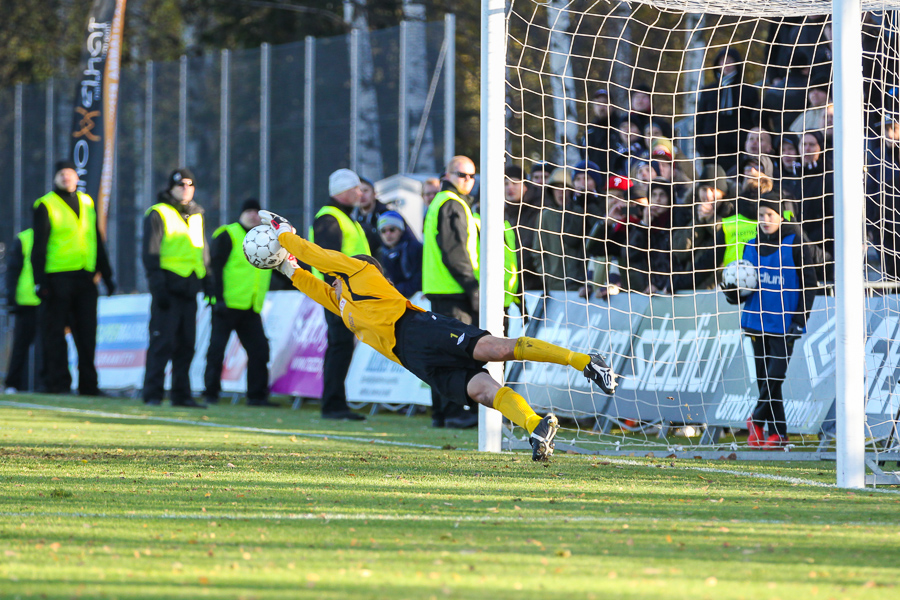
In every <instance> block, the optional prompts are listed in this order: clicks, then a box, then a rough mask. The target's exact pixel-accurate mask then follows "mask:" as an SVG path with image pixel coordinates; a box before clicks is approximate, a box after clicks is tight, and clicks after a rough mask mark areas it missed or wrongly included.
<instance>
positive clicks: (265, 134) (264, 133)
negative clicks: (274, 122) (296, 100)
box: [259, 44, 272, 206]
mask: <svg viewBox="0 0 900 600" xmlns="http://www.w3.org/2000/svg"><path fill="white" fill-rule="evenodd" d="M271 58H272V46H270V45H269V44H263V45H262V48H260V54H259V61H260V65H259V70H260V75H259V89H260V98H259V102H260V106H259V201H260V203H261V204H262V205H263V206H269V125H270V124H269V115H270V109H271V106H270V98H271V96H270V94H269V75H270V73H269V70H270V68H271V64H272V61H271Z"/></svg>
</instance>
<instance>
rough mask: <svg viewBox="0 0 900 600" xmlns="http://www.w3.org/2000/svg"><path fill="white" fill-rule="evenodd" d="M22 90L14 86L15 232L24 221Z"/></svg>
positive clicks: (19, 229) (20, 86) (18, 230)
mask: <svg viewBox="0 0 900 600" xmlns="http://www.w3.org/2000/svg"><path fill="white" fill-rule="evenodd" d="M23 93H24V89H23V86H22V84H21V83H17V84H16V98H15V103H16V105H15V127H14V129H13V204H14V205H15V209H14V210H13V226H14V229H15V232H16V233H18V232H20V231H22V223H24V221H25V215H24V207H23V206H22V204H23V202H24V199H23V197H22V130H23V125H24V124H23V123H22V117H23V115H22V95H23Z"/></svg>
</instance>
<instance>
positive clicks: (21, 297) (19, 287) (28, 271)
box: [16, 229, 41, 306]
mask: <svg viewBox="0 0 900 600" xmlns="http://www.w3.org/2000/svg"><path fill="white" fill-rule="evenodd" d="M19 241H20V242H22V258H23V259H24V262H23V263H22V272H21V273H19V281H17V282H16V304H18V305H19V306H38V305H39V304H40V303H41V299H40V298H38V297H37V294H35V293H34V270H33V269H32V267H31V249H32V248H33V247H34V229H26V230H25V231H23V232H22V233H20V234H19Z"/></svg>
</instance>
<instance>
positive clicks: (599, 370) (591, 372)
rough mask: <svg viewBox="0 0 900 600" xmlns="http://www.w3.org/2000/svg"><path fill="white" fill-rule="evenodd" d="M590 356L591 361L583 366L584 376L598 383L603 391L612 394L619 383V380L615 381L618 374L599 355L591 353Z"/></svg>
mask: <svg viewBox="0 0 900 600" xmlns="http://www.w3.org/2000/svg"><path fill="white" fill-rule="evenodd" d="M590 356H591V362H590V363H588V366H586V367H585V368H584V376H585V377H587V378H588V379H590V380H591V381H593V382H594V383H596V384H597V385H599V386H600V389H601V390H603V392H604V393H606V394H610V395H612V394H613V393H614V392H615V391H616V386H617V385H619V382H618V381H616V378H617V377H618V375H616V374H615V373H613V370H612V369H611V368H610V366H609V365H608V364H606V360H605V359H604V358H603V357H602V356H601V355H599V354H591V355H590Z"/></svg>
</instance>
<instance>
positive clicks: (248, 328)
mask: <svg viewBox="0 0 900 600" xmlns="http://www.w3.org/2000/svg"><path fill="white" fill-rule="evenodd" d="M259 209H260V206H259V200H256V199H255V198H250V199H248V200H245V201H244V204H243V205H242V206H241V215H240V217H239V218H238V221H237V222H236V223H231V224H230V225H223V226H222V227H219V228H218V229H216V231H215V233H213V239H212V243H211V244H210V252H209V261H210V262H209V274H210V279H211V284H212V288H213V294H214V296H213V297H212V298H210V299H209V301H210V303H211V305H212V333H211V334H210V338H209V348H208V350H207V353H206V376H205V382H206V391H205V392H204V393H203V397H204V399H205V400H206V402H208V403H212V404H217V403H218V402H219V392H220V391H221V386H222V362H223V361H224V359H225V348H226V346H227V345H228V339H229V338H230V337H231V332H232V331H235V332H237V335H238V339H239V340H240V341H241V345H242V346H243V347H244V350H246V351H247V404H248V405H249V406H278V405H277V404H273V403H271V402H269V369H268V362H269V340H268V339H266V332H265V330H264V329H263V323H262V318H261V317H260V314H259V313H260V311H262V307H263V301H264V300H265V299H266V292H267V291H269V282H270V281H271V279H272V271H270V270H264V269H256V268H254V267H253V265H251V264H250V263H249V262H247V259H246V257H245V256H244V247H243V244H244V236H246V235H247V232H248V231H250V230H251V229H253V228H254V227H256V226H257V225H259V224H260V220H259Z"/></svg>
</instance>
